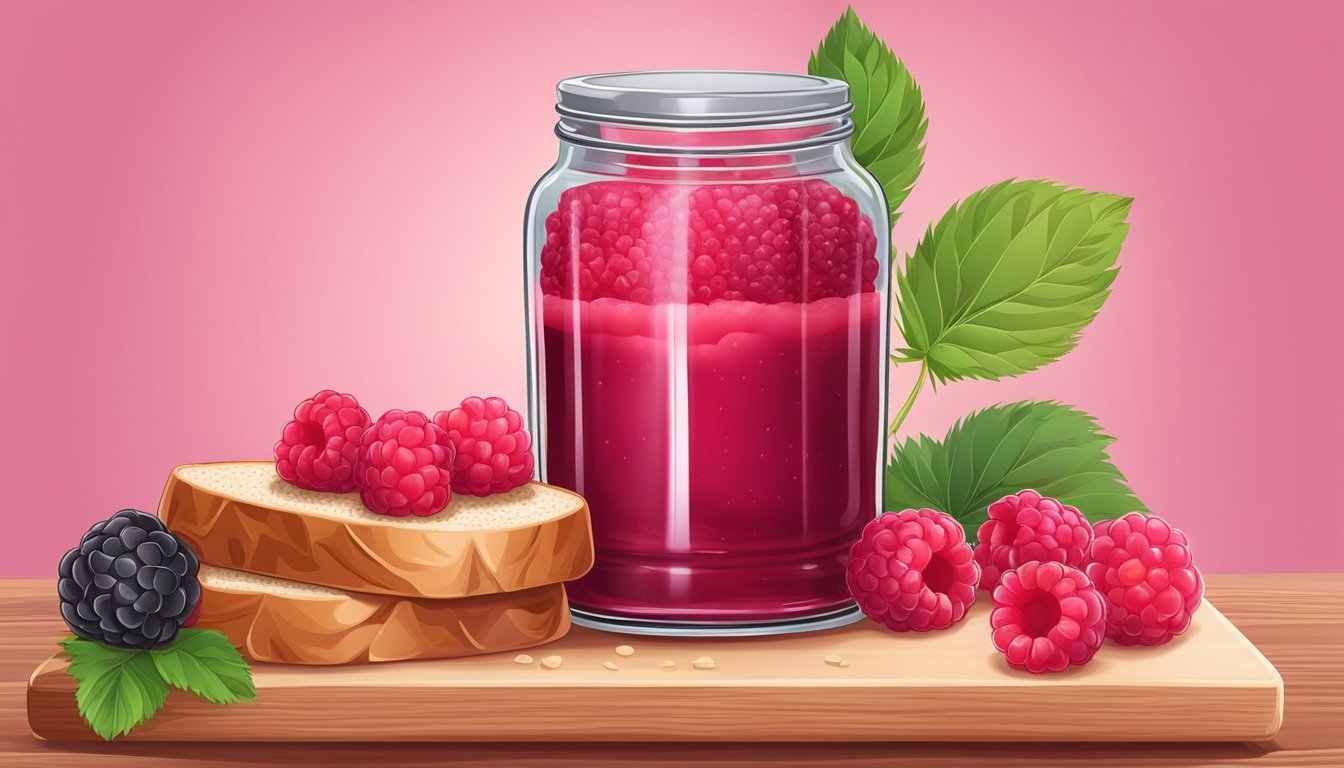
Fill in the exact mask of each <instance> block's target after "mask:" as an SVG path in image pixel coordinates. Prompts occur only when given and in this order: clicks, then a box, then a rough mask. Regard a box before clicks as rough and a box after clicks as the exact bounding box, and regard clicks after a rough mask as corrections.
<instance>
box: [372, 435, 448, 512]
mask: <svg viewBox="0 0 1344 768" xmlns="http://www.w3.org/2000/svg"><path fill="white" fill-rule="evenodd" d="M456 453H457V452H456V450H455V449H454V448H453V444H452V442H451V441H450V440H449V439H448V433H446V432H444V431H443V430H442V429H440V428H439V426H438V425H437V424H435V423H434V422H433V421H431V420H430V419H429V417H428V416H426V415H425V414H423V413H420V412H419V411H388V412H387V413H385V414H383V415H382V416H381V417H380V418H379V419H378V421H376V422H374V424H373V426H371V427H369V428H368V429H367V430H365V431H364V435H363V437H362V438H361V440H360V443H359V452H358V454H357V457H356V464H355V480H356V483H357V484H358V486H359V498H360V499H361V500H363V502H364V506H366V507H368V508H369V510H370V511H372V512H377V513H378V514H380V515H392V516H394V517H405V516H407V515H416V516H419V517H424V516H426V515H432V514H434V513H435V512H439V511H440V510H442V509H443V508H444V507H446V506H448V500H449V499H451V498H452V491H451V482H452V469H453V458H454V457H455V456H456Z"/></svg>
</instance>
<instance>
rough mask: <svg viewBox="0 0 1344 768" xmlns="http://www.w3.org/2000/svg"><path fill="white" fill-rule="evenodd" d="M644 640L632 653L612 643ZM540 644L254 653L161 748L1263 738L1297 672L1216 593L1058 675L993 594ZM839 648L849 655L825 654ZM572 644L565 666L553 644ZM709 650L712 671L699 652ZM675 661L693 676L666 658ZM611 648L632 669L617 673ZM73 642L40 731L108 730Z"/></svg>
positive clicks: (169, 709) (586, 634) (57, 660)
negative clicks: (288, 660)
mask: <svg viewBox="0 0 1344 768" xmlns="http://www.w3.org/2000/svg"><path fill="white" fill-rule="evenodd" d="M621 644H628V645H631V646H634V648H635V655H634V656H631V657H629V658H624V657H621V656H618V655H617V654H616V653H615V652H614V650H613V649H614V647H615V646H617V645H621ZM527 653H529V654H531V655H532V656H533V657H535V659H536V661H534V662H533V663H532V664H530V665H524V664H518V663H515V661H514V656H515V653H514V652H510V653H505V654H493V655H489V656H479V657H475V658H470V659H453V660H445V661H418V662H401V663H394V664H382V665H369V666H363V667H345V668H321V667H297V666H285V665H278V664H255V665H254V666H253V673H254V678H255V681H256V685H257V691H258V694H259V699H258V701H255V702H250V703H246V704H235V705H229V706H221V705H215V704H207V703H205V702H202V701H200V700H198V699H196V698H195V697H193V696H191V695H190V694H187V693H183V692H181V691H176V690H174V691H173V692H172V693H171V694H170V696H169V698H168V703H167V704H166V705H165V706H164V709H163V711H161V712H160V713H159V714H158V715H157V716H156V717H155V718H154V719H153V720H152V721H150V722H149V723H147V724H145V725H143V726H141V727H139V728H137V729H136V730H135V731H133V732H132V733H131V734H130V735H129V736H126V737H123V738H127V739H138V740H145V741H462V742H472V741H476V742H483V741H1257V740H1264V739H1269V738H1271V737H1273V736H1274V734H1275V733H1277V732H1278V729H1279V725H1280V723H1281V721H1282V719H1283V681H1282V680H1281V678H1280V677H1279V673H1278V672H1277V671H1276V670H1275V669H1274V667H1273V666H1271V665H1270V664H1269V662H1268V661H1267V660H1266V659H1265V657H1264V656H1262V655H1261V654H1260V652H1259V651H1257V650H1256V649H1255V647H1254V646H1252V645H1251V644H1250V642H1249V641H1247V640H1246V638H1245V637H1243V636H1242V635H1241V633H1240V632H1238V631H1237V629H1236V628H1235V627H1234V626H1232V624H1231V623H1230V622H1228V621H1227V619H1225V618H1223V616H1222V614H1220V613H1218V611H1217V610H1215V609H1214V608H1213V607H1212V606H1211V605H1209V604H1208V603H1205V604H1204V605H1203V607H1202V608H1201V609H1200V610H1199V612H1198V613H1197V614H1196V615H1195V621H1194V623H1193V624H1192V626H1191V628H1190V631H1189V632H1187V633H1186V634H1185V635H1184V636H1183V637H1180V638H1177V639H1176V640H1175V641H1173V642H1172V643H1169V644H1167V645H1165V646H1161V647H1158V648H1125V647H1120V646H1116V645H1113V644H1110V643H1108V644H1107V645H1106V646H1104V647H1103V648H1102V650H1101V652H1100V653H1098V654H1097V656H1096V657H1095V658H1094V659H1093V660H1092V662H1091V663H1089V664H1088V665H1086V666H1084V667H1081V668H1076V669H1073V670H1070V671H1067V672H1064V673H1061V674H1056V675H1042V676H1036V675H1030V674H1027V673H1025V672H1017V671H1014V670H1012V669H1009V668H1008V667H1007V666H1006V664H1005V663H1004V662H1003V659H1002V657H1001V656H1000V655H999V654H998V653H997V652H996V651H995V650H994V648H993V646H992V645H991V643H990V639H989V608H988V606H987V605H984V604H980V605H977V606H976V607H975V610H973V611H972V613H971V615H970V616H968V617H967V619H966V620H965V621H963V622H962V623H961V624H959V625H957V626H956V627H954V628H952V629H949V630H946V631H944V632H936V633H930V634H913V633H912V634H903V635H902V634H894V633H891V632H888V631H886V630H885V629H883V628H881V627H880V626H878V625H876V624H874V623H872V622H868V621H864V622H863V623H861V624H857V625H854V626H851V627H847V628H844V629H837V630H832V631H829V632H820V633H815V634H809V635H796V636H783V637H770V638H734V639H719V640H710V639H697V638H689V639H670V638H669V639H664V638H648V637H631V636H621V635H613V634H606V633H602V632H596V631H593V630H587V629H582V628H578V627H576V628H575V629H574V630H573V631H572V632H571V633H570V634H569V635H568V636H567V637H565V638H564V639H562V640H559V641H557V642H555V643H552V644H550V645H548V646H546V647H543V648H537V649H533V650H530V651H528V652H527ZM830 654H836V655H839V656H841V657H843V658H844V659H845V660H846V662H848V666H844V667H841V666H836V665H833V664H828V663H826V662H825V660H824V659H825V657H826V656H827V655H830ZM549 655H558V656H560V657H562V659H563V662H562V664H561V666H560V667H559V668H558V669H553V670H552V669H543V668H541V666H540V664H539V663H538V662H539V661H540V660H541V659H542V658H543V657H545V656H549ZM702 656H709V657H711V658H713V660H714V662H715V668H714V669H696V668H694V667H693V666H692V662H693V661H694V660H695V659H697V658H699V657H702ZM667 659H670V660H672V661H674V662H676V669H674V670H663V669H659V667H658V665H659V663H660V662H662V661H664V660H667ZM606 661H611V662H614V663H615V664H616V665H618V666H619V669H618V670H614V671H613V670H609V669H606V668H604V667H603V662H606ZM66 667H67V660H66V658H65V657H64V655H62V654H58V655H56V656H54V657H52V658H51V659H49V660H48V661H46V662H44V663H43V664H42V665H41V666H40V667H38V669H37V670H36V671H35V672H34V673H33V675H32V678H31V679H30V680H29V683H28V721H29V723H30V725H31V727H32V730H33V733H34V734H35V735H36V736H38V737H40V738H45V739H53V740H93V739H96V738H97V737H96V736H94V735H93V733H92V732H91V731H90V730H89V728H88V726H86V725H85V724H84V723H83V722H82V721H81V720H80V719H79V716H78V714H77V713H76V711H75V699H74V692H75V685H74V680H73V678H71V677H70V676H69V675H67V674H66Z"/></svg>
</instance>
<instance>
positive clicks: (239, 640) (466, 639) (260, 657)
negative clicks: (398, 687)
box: [196, 581, 569, 665]
mask: <svg viewBox="0 0 1344 768" xmlns="http://www.w3.org/2000/svg"><path fill="white" fill-rule="evenodd" d="M201 594H202V598H201V614H200V618H199V619H198V620H197V622H196V626H197V627H198V628H201V629H214V630H218V631H220V632H223V633H224V634H225V635H226V636H227V637H228V638H229V641H230V642H232V643H233V644H234V645H235V646H237V647H238V648H239V650H240V651H241V652H242V653H243V655H245V656H247V657H248V658H250V659H252V660H254V661H274V662H282V663H287V664H315V665H331V664H364V663H371V662H381V661H405V660H408V659H436V658H450V657H454V656H472V655H477V654H483V653H495V652H498V651H510V650H515V649H518V648H530V647H532V646H535V645H541V644H542V643H548V642H550V641H552V640H556V639H559V638H561V637H563V636H564V635H565V633H566V632H568V631H569V604H568V602H567V601H566V599H565V589H564V587H563V586H562V585H560V584H552V585H548V586H543V587H536V588H534V589H527V590H523V591H520V592H510V593H507V594H501V595H485V596H481V597H467V598H462V599H460V600H425V599H420V598H406V597H391V596H387V595H363V594H357V593H343V594H340V595H330V594H315V595H311V596H309V595H303V596H299V595H294V594H288V593H285V594H277V593H272V592H256V591H250V590H239V589H235V588H232V587H221V586H218V585H211V584H209V583H206V582H205V581H203V582H202V584H201Z"/></svg>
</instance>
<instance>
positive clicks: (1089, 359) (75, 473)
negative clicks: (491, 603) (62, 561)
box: [0, 0, 1344, 576]
mask: <svg viewBox="0 0 1344 768" xmlns="http://www.w3.org/2000/svg"><path fill="white" fill-rule="evenodd" d="M1171 6H1174V7H1169V4H1168V3H1166V2H1144V3H1137V4H1123V5H1117V4H1113V3H1106V4H1102V3H1073V2H1065V1H1063V0H1060V1H1059V2H1039V3H1025V2H1014V3H1003V4H999V3H984V2H975V3H943V2H939V3H935V2H931V1H926V2H909V3H879V2H875V1H867V2H862V1H861V2H859V3H857V10H858V11H859V13H860V15H861V16H862V17H863V18H865V19H866V20H867V21H868V22H869V23H870V24H872V25H873V26H874V27H876V28H877V29H878V30H879V31H880V33H881V34H882V35H883V36H884V37H886V39H887V40H888V41H890V42H891V43H892V44H893V46H894V47H895V48H896V50H897V51H898V52H899V53H900V54H901V55H902V56H903V57H904V58H905V59H906V61H907V62H908V64H909V66H910V67H911V69H912V71H913V72H914V73H915V76H916V77H917V79H918V80H919V81H920V83H921V84H922V85H923V87H924V92H925V96H926V99H927V103H928V112H929V117H930V128H929V141H928V155H927V164H926V170H925V172H924V175H923V177H922V179H921V180H920V183H919V185H918V186H917V187H916V190H915V192H914V194H913V195H912V196H911V197H910V199H909V201H908V203H907V205H906V214H905V217H904V218H903V219H902V220H901V223H900V225H899V226H898V227H897V230H896V235H895V237H896V243H897V244H898V245H899V246H900V247H901V248H902V249H909V248H911V247H913V245H914V243H915V242H916V240H917V239H918V237H919V235H920V233H921V232H922V230H923V228H924V226H925V225H926V224H927V223H928V222H929V221H931V220H932V219H934V218H935V217H937V216H938V215H940V214H941V213H942V212H943V211H944V210H946V208H947V207H948V206H949V205H950V204H951V203H953V202H954V201H955V200H957V199H958V198H960V197H962V196H964V195H965V194H966V193H969V192H971V191H972V190H974V189H976V188H978V187H980V186H983V185H985V184H988V183H991V182H994V181H998V180H1000V179H1003V178H1007V177H1011V176H1022V177H1042V176H1044V177H1053V178H1057V179H1062V180H1066V181H1068V182H1070V183H1073V184H1077V185H1082V186H1085V187H1089V188H1094V189H1098V190H1105V191H1110V192H1117V193H1123V194H1127V195H1132V196H1134V197H1135V198H1136V199H1137V202H1136V203H1135V206H1134V211H1133V215H1132V219H1131V220H1132V225H1133V226H1132V231H1131V234H1130V237H1129V241H1128V242H1127V244H1126V245H1125V248H1124V252H1123V254H1122V256H1121V260H1122V263H1123V265H1124V266H1123V270H1122V272H1121V275H1120V278H1119V280H1118V282H1117V283H1116V286H1115V294H1114V295H1113V296H1112V298H1111V300H1110V302H1109V303H1108V304H1107V305H1106V307H1105V309H1104V311H1103V313H1102V315H1101V317H1100V319H1098V320H1097V322H1096V323H1095V324H1094V325H1093V326H1092V327H1091V328H1090V329H1089V330H1088V331H1087V333H1086V336H1085V338H1084V341H1083V343H1082V345H1081V346H1080V347H1079V349H1078V350H1077V351H1075V352H1074V353H1072V354H1071V355H1069V356H1068V357H1067V358H1065V359H1064V360H1063V361H1062V362H1060V363H1058V364H1056V365H1054V366H1052V367H1049V368H1047V369H1045V370H1042V371H1040V372H1038V373H1035V374H1031V375H1028V376H1024V377H1022V378H1020V379H1017V380H1014V381H1010V382H1005V383H997V384H996V383H986V382H980V383H962V384H956V385H952V386H948V387H946V388H945V389H943V390H940V391H938V392H937V393H936V394H930V393H926V396H925V397H923V398H921V400H920V402H919V403H917V405H916V406H915V410H914V412H913V414H912V416H911V418H910V419H909V421H908V426H909V428H910V429H913V430H926V431H933V432H938V433H941V432H942V431H943V430H945V429H946V428H947V426H948V425H949V424H950V423H951V422H952V421H953V420H954V419H955V418H956V417H957V416H959V415H961V414H963V413H965V412H966V411H967V410H969V409H971V408H976V407H980V406H984V405H988V404H991V403H994V402H1000V401H1009V400H1015V399H1022V398H1033V397H1038V398H1047V397H1048V398H1058V399H1062V400H1065V401H1068V402H1071V403H1075V404H1077V405H1079V406H1081V407H1083V408H1086V409H1087V410H1089V411H1091V412H1093V413H1094V414H1096V415H1097V416H1098V417H1099V418H1100V420H1101V421H1102V423H1103V424H1104V425H1105V426H1106V428H1107V429H1108V430H1109V431H1110V432H1111V433H1112V434H1114V435H1115V436H1116V437H1118V438H1119V442H1118V443H1117V444H1116V446H1115V449H1114V457H1115V459H1116V461H1117V462H1118V464H1119V465H1120V467H1121V468H1122V469H1123V470H1124V471H1125V472H1126V473H1127V474H1128V476H1129V477H1130V479H1131V481H1132V483H1133V485H1134V487H1135V489H1136V490H1137V491H1138V493H1139V494H1140V496H1141V497H1142V498H1144V499H1145V500H1146V501H1147V502H1148V504H1149V505H1150V506H1151V507H1152V508H1153V509H1154V510H1155V511H1157V512H1158V513H1160V514H1162V515H1165V516H1166V517H1168V518H1169V519H1170V520H1172V521H1173V522H1174V523H1176V524H1177V525H1178V526H1180V527H1183V528H1184V529H1185V530H1186V531H1187V532H1188V533H1189V534H1190V535H1191V536H1192V538H1193V539H1194V542H1195V545H1196V548H1197V553H1196V554H1197V562H1198V563H1199V564H1200V565H1201V566H1202V567H1204V568H1205V569H1206V570H1208V571H1266V570H1268V571H1276V570H1298V571H1312V570H1315V571H1323V570H1339V569H1340V567H1341V565H1342V564H1344V563H1341V557H1340V554H1339V547H1340V545H1341V542H1344V527H1342V526H1341V514H1342V512H1341V509H1340V507H1339V499H1340V493H1339V490H1338V481H1339V478H1340V464H1341V450H1340V447H1339V445H1340V443H1339V440H1340V435H1341V432H1342V430H1341V427H1344V412H1342V409H1341V405H1340V401H1339V393H1340V392H1341V390H1344V369H1342V367H1341V363H1340V356H1341V353H1344V333H1342V332H1341V320H1340V306H1339V304H1340V300H1339V298H1338V297H1339V292H1340V290H1341V287H1340V286H1341V283H1344V266H1342V264H1344V260H1342V254H1341V252H1340V246H1339V242H1340V238H1339V235H1338V233H1337V230H1338V228H1339V221H1340V216H1341V211H1344V191H1341V190H1344V183H1341V177H1344V173H1341V171H1344V149H1341V146H1342V142H1341V138H1340V137H1341V136H1344V109H1342V108H1341V100H1342V99H1344V97H1341V94H1342V93H1344V61H1342V60H1341V53H1340V52H1341V50H1344V31H1342V30H1344V4H1341V3H1338V2H1323V3H1319V4H1315V5H1313V4H1307V3H1284V2H1265V3H1261V4H1259V5H1258V6H1257V5H1237V4H1229V3H1223V2H1208V3H1178V4H1171ZM842 10H843V4H842V3H840V2H835V3H823V2H796V3H786V2H781V1H780V0H770V2H724V1H723V0H708V1H705V2H701V1H699V0H680V1H679V2H676V3H658V4H655V3H636V2H630V0H619V1H617V2H606V3H584V4H574V3H555V2H545V3H541V2H537V3H525V4H520V3H513V2H493V3H472V4H470V5H466V4H461V5H454V4H449V3H438V4H429V3H418V2H417V3H381V2H379V3H375V2H367V3H351V2H345V3H316V2H314V3H305V2H284V3H271V2H266V3H263V2H243V3H237V2H235V3H217V4H214V5H207V4H203V3H179V2H119V3H94V2H89V3H69V2H52V1H51V0H42V1H41V2H15V1H14V0H0V265H3V267H2V269H3V272H2V273H0V355H2V359H3V375H0V403H3V408H4V410H5V412H6V413H7V414H8V416H9V424H8V427H9V429H8V430H7V437H6V438H5V439H3V440H0V488H2V489H3V491H4V493H5V496H6V501H7V504H6V517H7V526H8V531H9V534H8V536H9V544H8V547H7V548H6V553H5V555H4V557H3V558H0V576H16V575H41V576H50V575H52V574H54V570H55V565H56V560H57V558H58V556H59V553H60V552H61V551H63V550H64V549H66V548H67V547H69V546H72V545H73V544H74V543H75V542H76V541H77V539H78V536H79V534H80V533H81V532H83V530H84V529H85V528H86V527H87V526H88V525H89V524H91V523H92V522H94V521H95V520H96V519H100V518H102V517H105V516H106V515H108V514H110V513H111V512H113V511H114V510H116V509H118V508H120V507H122V506H137V507H142V508H147V509H152V508H153V507H154V505H155V504H156V502H157V499H158V493H159V491H160V489H161V487H162V484H163V481H164V478H165V477H166V474H167V472H168V470H169V469H170V468H171V467H172V466H173V465H174V464H179V463H184V462H192V461H205V460H216V459H229V458H249V457H264V456H266V455H267V453H268V452H269V450H270V446H271V444H272V442H273V441H274V440H275V438H276V436H277V434H278V432H279V428H280V425H281V423H282V422H283V421H284V420H285V419H286V418H287V416H288V413H289V411H290V410H291V409H292V407H293V406H294V404H295V403H296V402H297V401H298V400H299V399H301V398H303V397H305V396H307V395H309V394H311V393H312V392H314V391H315V390H317V389H319V388H322V387H324V386H333V387H337V388H340V389H343V390H346V391H351V392H354V393H356V394H357V395H358V396H359V397H360V398H361V400H362V401H363V402H364V403H365V404H366V405H367V406H368V407H369V408H370V410H373V411H375V413H377V412H381V411H382V410H384V409H387V408H391V407H404V408H418V409H425V410H434V409H437V408H439V407H442V406H446V405H448V404H451V403H454V402H456V401H457V400H459V399H461V398H462V397H463V396H465V395H466V394H469V393H485V394H488V393H497V394H500V395H502V396H504V397H505V398H507V399H508V400H510V401H511V402H514V403H519V404H521V403H522V401H523V400H524V349H523V325H522V307H521V298H520V282H521V254H520V219H521V216H522V210H523V203H524V199H525V198H526V195H527V191H528V189H529V188H530V185H531V184H532V182H533V181H534V180H535V179H536V177H537V176H539V175H540V174H541V173H542V172H543V171H544V170H545V169H546V168H547V167H548V165H549V164H550V163H551V161H552V160H553V159H554V155H555V151H556V144H555V138H554V137H553V136H552V134H551V126H552V123H553V122H554V115H553V112H552V111H551V109H552V97H553V91H552V88H553V86H554V84H555V81H556V80H558V79H559V78H561V77H563V76H566V75H572V74H579V73H587V72H594V71H608V70H621V69H639V68H670V67H697V68H713V67H723V68H744V69H778V70H799V69H802V68H803V67H805V65H806V59H807V54H808V52H809V50H810V49H811V48H812V47H813V46H814V44H815V43H816V42H817V41H818V40H819V38H820V37H821V35H822V34H823V33H824V31H825V30H826V29H827V27H828V26H829V24H830V23H831V22H832V20H833V19H834V18H835V17H836V16H837V15H838V14H839V13H840V11H842ZM912 376H913V371H905V372H901V373H899V374H898V375H897V376H896V377H895V380H894V382H893V393H894V395H893V396H894V397H897V396H904V394H905V392H906V391H907V390H908V387H909V384H910V381H911V378H912ZM898 402H899V401H898Z"/></svg>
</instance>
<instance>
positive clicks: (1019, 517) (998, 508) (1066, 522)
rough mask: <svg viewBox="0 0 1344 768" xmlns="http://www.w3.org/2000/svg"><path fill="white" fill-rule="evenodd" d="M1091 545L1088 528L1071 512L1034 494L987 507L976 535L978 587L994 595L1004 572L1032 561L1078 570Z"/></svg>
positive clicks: (1022, 494) (1026, 493) (1011, 496)
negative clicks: (987, 510)
mask: <svg viewBox="0 0 1344 768" xmlns="http://www.w3.org/2000/svg"><path fill="white" fill-rule="evenodd" d="M1091 544H1092V526H1091V524H1089V523H1088V522H1087V518H1085V517H1083V516H1082V514H1081V513H1079V512H1078V510H1077V509H1075V508H1074V507H1070V506H1066V505H1064V504H1061V503H1059V502H1058V501H1057V500H1055V499H1052V498H1050V497H1049V496H1042V495H1041V494H1039V493H1037V492H1036V491H1033V490H1024V491H1019V492H1017V493H1014V494H1009V495H1007V496H1004V497H1003V498H1002V499H999V500H998V501H996V502H994V503H993V504H990V505H989V519H988V520H986V521H985V522H984V523H982V524H981V525H980V530H979V531H978V532H977V533H976V545H975V562H976V563H978V564H979V565H980V587H981V588H982V589H985V590H990V591H992V590H993V589H994V588H995V587H997V586H998V585H999V578H1000V577H1001V576H1002V575H1003V573H1004V572H1005V571H1009V570H1012V569H1013V568H1017V567H1018V566H1020V565H1025V564H1026V563H1029V562H1031V561H1033V560H1039V561H1041V562H1046V563H1063V564H1065V565H1068V566H1072V567H1074V568H1082V567H1083V565H1084V564H1085V561H1086V558H1087V548H1088V547H1089V546H1090V545H1091Z"/></svg>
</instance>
